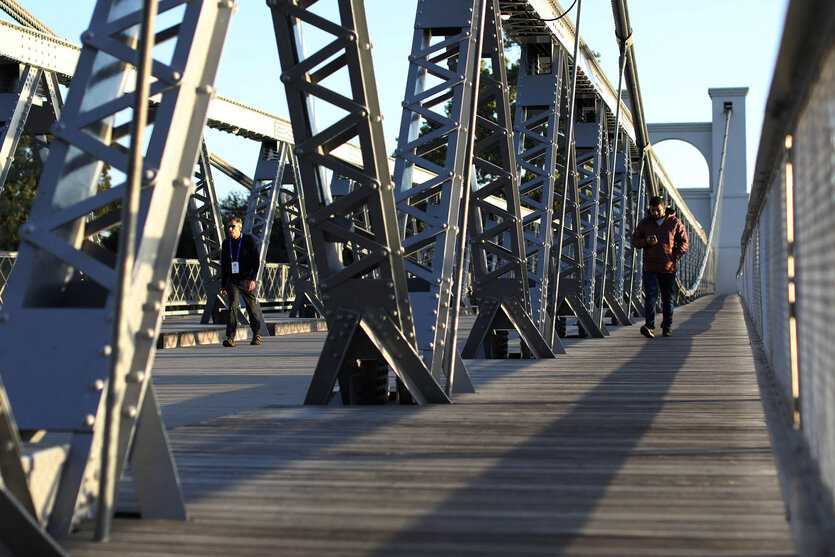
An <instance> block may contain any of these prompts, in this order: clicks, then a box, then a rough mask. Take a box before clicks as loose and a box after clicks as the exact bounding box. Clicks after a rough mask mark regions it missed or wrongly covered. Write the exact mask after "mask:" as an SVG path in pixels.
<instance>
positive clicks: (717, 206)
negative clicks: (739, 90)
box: [676, 107, 733, 297]
mask: <svg viewBox="0 0 835 557" xmlns="http://www.w3.org/2000/svg"><path fill="white" fill-rule="evenodd" d="M732 114H733V108H731V107H726V108H725V137H724V138H723V139H722V158H721V159H720V161H719V180H718V184H717V185H716V197H715V199H714V200H713V216H712V217H711V219H710V234H709V235H708V238H707V247H706V249H705V253H704V257H703V258H702V262H701V265H700V266H699V273H698V275H697V276H696V279H695V281H694V282H693V285H692V286H691V287H690V288H685V287H684V285H683V284H682V283H681V280H679V279H678V278H676V285H677V287H678V290H679V293H680V294H681V295H683V296H685V297H690V296H693V295H694V294H695V293H696V290H698V289H699V287H700V286H701V282H702V278H704V274H705V269H706V268H707V264H708V261H709V259H710V258H711V256H715V255H716V246H715V245H714V239H715V240H716V241H717V242H718V238H719V234H718V233H717V228H718V227H719V225H718V224H717V223H720V222H721V221H720V220H719V219H718V218H717V216H718V215H719V213H720V212H721V210H722V205H721V200H722V185H723V184H724V183H725V156H726V155H727V153H728V133H729V131H730V127H731V115H732Z"/></svg>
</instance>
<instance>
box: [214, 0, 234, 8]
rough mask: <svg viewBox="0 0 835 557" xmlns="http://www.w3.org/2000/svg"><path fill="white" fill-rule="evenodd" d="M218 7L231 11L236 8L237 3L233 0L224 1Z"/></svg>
mask: <svg viewBox="0 0 835 557" xmlns="http://www.w3.org/2000/svg"><path fill="white" fill-rule="evenodd" d="M217 5H218V6H219V7H221V8H227V9H229V8H234V7H235V2H233V1H232V0H222V1H221V2H218V4H217Z"/></svg>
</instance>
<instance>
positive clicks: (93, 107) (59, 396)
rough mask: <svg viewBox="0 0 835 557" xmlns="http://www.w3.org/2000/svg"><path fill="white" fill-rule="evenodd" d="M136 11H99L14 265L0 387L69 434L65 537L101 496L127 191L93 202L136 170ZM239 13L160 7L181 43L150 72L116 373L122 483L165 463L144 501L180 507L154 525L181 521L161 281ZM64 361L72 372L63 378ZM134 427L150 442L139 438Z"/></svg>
mask: <svg viewBox="0 0 835 557" xmlns="http://www.w3.org/2000/svg"><path fill="white" fill-rule="evenodd" d="M140 4H141V3H140V2H138V1H136V0H134V1H123V0H122V1H116V0H114V1H112V2H110V1H105V0H101V1H100V2H99V3H98V4H97V6H96V9H95V11H94V14H93V17H92V20H91V23H90V28H89V30H88V31H87V32H86V33H85V34H84V35H83V40H84V42H85V46H84V48H83V50H82V52H81V55H80V57H79V62H78V68H77V70H76V72H75V77H74V79H73V84H72V86H71V87H70V90H69V93H68V97H67V103H66V106H65V107H64V110H63V113H62V116H61V120H60V121H59V122H58V123H57V124H56V125H55V126H54V128H53V134H54V139H53V142H52V146H51V151H52V152H51V156H50V158H49V160H48V162H47V164H46V167H45V168H44V172H43V174H42V176H41V180H40V183H39V187H38V193H37V196H36V198H35V201H34V204H33V207H32V211H31V213H30V218H29V222H28V223H27V224H25V225H24V226H23V227H22V230H21V238H22V242H21V246H20V250H19V255H18V260H17V262H16V264H15V268H14V271H13V272H12V275H11V277H10V280H9V284H8V287H7V290H6V295H5V297H4V302H5V305H4V307H3V311H2V313H0V331H2V334H0V354H2V358H3V361H4V364H5V365H4V372H3V379H4V381H5V382H6V386H7V390H8V393H9V399H10V401H11V405H12V408H13V410H14V411H15V416H16V418H17V420H18V425H19V427H20V428H21V429H45V430H48V431H65V432H69V433H71V439H72V440H71V449H70V456H69V460H68V462H67V464H66V465H65V471H64V474H63V477H62V481H61V485H60V486H59V492H58V496H57V500H56V507H55V511H54V512H53V515H52V517H51V518H50V532H51V533H53V534H54V535H62V534H65V533H66V532H68V531H69V529H70V527H71V525H72V524H73V523H74V522H75V521H76V519H79V518H81V517H82V515H83V514H84V512H85V509H84V508H83V506H84V504H89V503H90V502H91V501H94V500H95V497H96V494H95V492H92V493H90V494H87V493H83V491H84V488H83V485H85V478H92V477H93V476H95V475H96V474H97V473H98V471H99V467H100V464H101V463H100V460H99V457H98V448H96V445H97V444H98V443H99V442H100V439H101V437H100V433H101V417H102V415H103V397H102V392H103V389H104V387H105V384H104V383H105V379H106V377H107V370H108V368H109V365H110V364H109V359H110V358H111V357H112V356H111V352H112V347H111V339H110V336H109V334H108V332H109V330H110V327H111V325H110V323H109V319H110V320H112V311H113V307H114V292H115V289H116V285H117V283H116V273H115V270H114V266H115V254H113V253H112V252H109V251H108V250H106V249H104V248H103V247H102V246H101V245H100V244H99V243H98V240H99V235H100V233H102V232H103V231H105V230H106V228H107V227H108V226H113V225H118V222H119V221H118V217H116V218H113V214H114V210H115V208H116V207H115V206H116V204H117V203H118V201H119V200H120V199H121V198H122V197H123V190H124V188H125V185H124V183H122V184H117V185H115V186H113V187H112V188H110V189H108V190H105V191H103V192H101V193H98V192H97V184H98V177H99V173H100V171H101V168H102V164H103V163H105V162H106V163H108V164H110V165H111V167H112V169H113V172H114V175H117V176H118V175H125V174H127V154H126V148H125V146H124V143H125V142H126V141H127V135H128V126H126V125H124V124H123V123H124V122H126V121H129V120H130V118H129V115H130V113H131V103H132V102H133V91H132V89H131V85H132V81H133V80H132V77H131V75H132V74H133V72H132V70H130V69H129V66H131V65H132V64H135V63H136V61H137V56H138V55H137V52H136V50H134V49H133V48H132V47H131V46H130V45H132V44H134V42H132V41H127V42H126V40H125V37H126V36H127V37H130V36H132V35H134V36H135V34H136V32H137V28H138V25H139V22H140V19H141V10H140ZM232 8H233V3H232V2H228V3H226V2H222V3H217V2H184V1H174V0H170V1H166V2H163V3H162V4H161V6H160V11H161V12H164V11H168V10H172V9H177V10H175V13H179V14H180V15H181V21H180V23H179V24H178V25H176V26H175V27H174V28H175V29H176V33H163V34H159V35H158V37H160V38H161V39H168V40H170V41H171V44H172V45H173V48H172V49H171V50H172V54H171V56H170V61H169V62H165V63H164V62H161V61H158V60H155V62H154V64H153V68H152V83H151V90H150V94H151V95H158V98H159V104H158V106H157V108H156V110H155V112H154V120H153V133H152V135H151V136H150V139H149V141H148V145H147V148H146V150H145V154H144V164H143V177H144V188H143V193H142V198H141V204H140V213H139V219H138V223H139V227H138V234H137V242H136V263H135V265H134V268H133V272H132V275H131V277H130V279H129V280H130V283H129V284H127V285H125V291H126V292H127V293H128V294H127V295H128V296H129V299H128V300H127V302H128V304H127V309H126V311H125V318H126V320H127V322H126V327H127V330H128V331H129V334H130V335H131V338H132V339H133V342H131V343H125V346H126V348H125V349H123V350H121V351H120V354H119V364H118V366H117V372H118V373H120V374H123V376H125V377H126V378H127V385H126V387H125V390H124V393H123V397H124V403H123V405H122V412H121V416H122V423H121V424H120V437H119V449H118V455H119V460H120V464H119V466H118V470H119V472H120V474H119V475H121V471H122V470H123V467H124V462H125V461H126V460H127V457H128V455H129V454H131V451H133V452H134V453H136V452H137V451H138V452H139V453H146V454H152V455H163V458H157V459H149V460H151V461H148V460H146V461H144V462H142V463H141V464H137V466H140V467H143V468H144V467H149V468H150V470H137V469H133V470H132V472H133V474H132V477H133V478H134V485H135V487H136V490H137V492H139V491H140V490H143V491H144V493H145V494H147V496H148V497H149V498H151V499H153V500H155V501H157V502H160V501H164V502H166V505H163V506H166V507H167V508H168V509H169V510H171V509H173V511H172V512H168V513H161V512H159V510H158V509H159V508H160V505H156V506H155V508H148V507H147V506H146V505H144V504H143V505H142V506H141V508H140V511H141V512H142V513H143V516H145V517H154V516H158V517H162V516H165V517H169V518H170V517H172V516H178V517H179V518H184V517H185V510H184V507H183V503H182V497H181V495H180V492H179V489H177V482H176V470H175V469H174V468H173V461H171V460H170V456H169V457H168V458H167V459H166V458H164V455H168V454H169V450H168V444H167V440H166V438H165V430H164V427H163V426H162V423H161V421H159V417H158V415H150V414H149V412H151V413H153V412H156V411H155V410H149V408H150V407H149V405H148V404H145V401H146V400H148V396H146V395H147V394H148V393H149V392H151V388H152V387H151V385H150V381H149V378H150V370H151V365H152V363H153V355H154V350H155V346H156V338H157V334H158V331H159V324H160V321H161V319H162V308H163V306H164V302H165V292H166V287H167V283H166V281H167V279H168V273H169V269H170V266H171V260H172V259H173V255H174V251H175V248H176V244H177V238H178V236H179V232H180V230H181V227H182V223H183V219H184V217H185V212H186V204H187V202H188V197H189V194H190V193H191V189H192V188H191V185H192V180H191V175H192V172H193V169H194V164H195V161H196V158H197V152H198V149H199V146H200V137H201V134H202V128H203V125H204V124H205V120H206V113H207V110H208V104H209V100H210V98H211V93H212V83H213V80H214V76H215V72H216V69H217V64H218V60H219V56H220V50H221V47H222V44H223V38H224V36H225V33H226V28H227V26H228V21H229V17H230V16H231V12H232ZM117 212H118V211H117ZM91 214H93V215H94V216H93V217H92V218H91V217H90V215H91ZM104 223H109V224H107V225H105V224H104ZM32 330H37V331H38V336H39V339H41V342H40V344H39V348H38V350H32V349H31V343H30V342H28V335H30V334H31V333H30V331H32ZM56 362H61V366H62V367H63V370H64V373H56V372H55V365H56ZM151 396H153V395H152V394H151ZM151 400H153V399H152V398H151ZM138 423H143V424H145V425H143V428H145V427H146V426H148V427H149V428H150V429H149V430H148V431H149V432H150V433H145V434H143V435H141V436H140V435H136V431H137V424H138ZM154 424H155V425H154ZM151 445H155V446H156V447H158V448H157V449H153V450H152V449H151ZM145 472H147V473H145ZM160 475H162V476H167V477H173V478H175V481H174V482H173V485H174V489H171V484H169V485H168V486H167V488H165V489H161V488H159V487H158V485H150V484H145V483H143V481H142V480H141V479H140V478H146V477H149V476H160ZM84 499H87V501H86V503H85V501H84Z"/></svg>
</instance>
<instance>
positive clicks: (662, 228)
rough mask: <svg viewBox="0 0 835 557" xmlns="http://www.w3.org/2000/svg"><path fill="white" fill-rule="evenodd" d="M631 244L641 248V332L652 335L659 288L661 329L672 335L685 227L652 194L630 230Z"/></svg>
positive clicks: (669, 209)
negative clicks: (645, 210) (642, 320)
mask: <svg viewBox="0 0 835 557" xmlns="http://www.w3.org/2000/svg"><path fill="white" fill-rule="evenodd" d="M632 246H633V247H635V248H637V249H642V250H644V256H643V273H642V278H643V283H644V296H645V298H646V299H645V303H644V319H645V320H646V324H645V325H644V326H642V327H641V334H642V335H644V336H645V337H647V338H653V337H654V336H655V332H654V331H653V329H655V304H656V302H658V290H659V289H660V290H661V309H662V311H663V315H664V318H663V320H662V321H661V331H662V334H663V335H664V336H665V337H669V336H673V290H674V288H675V283H676V262H677V261H678V260H679V259H681V256H682V255H684V252H686V251H687V230H685V228H684V224H682V222H681V221H680V220H679V219H678V217H677V216H676V211H675V209H673V208H672V207H669V208H668V207H665V206H664V200H663V199H662V198H661V197H659V196H655V197H652V198H650V200H649V209H647V216H646V217H645V218H644V219H642V220H641V222H639V223H638V226H637V227H636V228H635V233H634V234H632Z"/></svg>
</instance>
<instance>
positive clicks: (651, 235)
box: [647, 234, 658, 240]
mask: <svg viewBox="0 0 835 557" xmlns="http://www.w3.org/2000/svg"><path fill="white" fill-rule="evenodd" d="M657 239H658V238H656V237H655V234H650V235H649V236H647V240H657Z"/></svg>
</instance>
